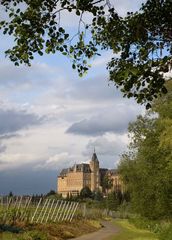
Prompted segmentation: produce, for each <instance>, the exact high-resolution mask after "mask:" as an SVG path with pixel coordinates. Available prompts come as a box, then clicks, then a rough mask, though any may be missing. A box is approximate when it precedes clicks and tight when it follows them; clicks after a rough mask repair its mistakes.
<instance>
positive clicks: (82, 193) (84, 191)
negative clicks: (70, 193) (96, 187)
mask: <svg viewBox="0 0 172 240" xmlns="http://www.w3.org/2000/svg"><path fill="white" fill-rule="evenodd" d="M80 197H81V198H92V191H91V190H90V188H89V187H87V186H86V187H84V188H82V189H81V191H80Z"/></svg>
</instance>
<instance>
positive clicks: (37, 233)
mask: <svg viewBox="0 0 172 240" xmlns="http://www.w3.org/2000/svg"><path fill="white" fill-rule="evenodd" d="M99 228H101V224H100V223H99V221H96V220H75V221H72V222H71V223H69V222H64V223H58V224H55V223H53V224H32V225H28V226H25V227H24V229H23V232H20V233H18V234H17V233H12V232H10V229H9V230H8V229H7V231H3V232H0V240H63V239H69V238H70V239H71V238H74V237H78V236H81V235H84V234H87V233H91V232H94V231H97V230H98V229H99ZM1 231H2V229H1Z"/></svg>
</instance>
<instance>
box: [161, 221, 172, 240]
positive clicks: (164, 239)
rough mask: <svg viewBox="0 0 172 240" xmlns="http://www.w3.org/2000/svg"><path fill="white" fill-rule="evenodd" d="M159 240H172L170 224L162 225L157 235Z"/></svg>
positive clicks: (171, 225) (171, 226)
mask: <svg viewBox="0 0 172 240" xmlns="http://www.w3.org/2000/svg"><path fill="white" fill-rule="evenodd" d="M159 239H160V240H172V224H170V223H166V224H165V225H163V228H162V229H161V231H160V233H159Z"/></svg>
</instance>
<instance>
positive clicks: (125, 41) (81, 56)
mask: <svg viewBox="0 0 172 240" xmlns="http://www.w3.org/2000/svg"><path fill="white" fill-rule="evenodd" d="M0 4H1V7H3V8H2V9H4V11H6V13H7V16H8V17H7V18H5V19H2V21H1V22H0V27H1V28H2V30H3V33H4V34H9V35H13V36H14V46H13V47H12V48H11V49H8V50H7V51H6V55H8V56H9V58H10V59H11V61H13V62H14V63H15V65H19V64H22V63H25V64H28V65H30V63H31V61H32V59H33V58H34V54H35V53H38V54H39V55H43V54H44V53H48V54H49V53H56V52H60V53H62V54H63V55H67V56H69V57H70V58H71V59H72V67H73V68H74V69H77V70H78V72H79V75H80V76H82V75H83V73H85V72H87V70H88V69H89V63H88V61H87V60H88V59H90V58H92V57H93V56H95V55H98V54H99V53H98V52H99V50H100V49H111V50H112V51H113V53H114V57H113V58H112V59H111V61H110V62H109V63H108V70H109V73H110V81H112V82H113V83H114V84H115V85H116V86H117V87H119V88H120V89H121V91H122V92H123V93H124V96H127V97H128V98H130V97H134V98H135V99H136V100H137V102H138V103H145V102H146V103H147V108H149V107H150V106H151V105H150V103H151V101H152V100H153V99H154V98H157V97H158V95H161V94H162V93H166V92H167V89H166V87H165V77H164V73H166V72H168V71H169V70H170V69H171V65H172V58H171V55H172V24H171V19H172V2H171V0H147V1H146V3H145V4H143V5H142V7H141V9H140V10H139V11H137V12H135V13H133V12H129V13H128V14H127V16H126V17H120V16H119V15H118V13H117V12H116V11H115V9H114V7H113V6H112V5H111V4H110V1H109V0H35V1H31V0H13V1H9V0H2V1H1V3H0ZM62 11H66V12H65V13H66V14H71V13H75V14H76V15H77V16H78V17H79V20H78V31H77V32H76V34H75V35H74V36H70V34H69V33H68V32H67V29H65V28H64V27H63V22H62V21H61V13H62ZM87 13H89V14H91V15H92V19H91V21H90V23H85V22H84V20H83V16H84V14H87Z"/></svg>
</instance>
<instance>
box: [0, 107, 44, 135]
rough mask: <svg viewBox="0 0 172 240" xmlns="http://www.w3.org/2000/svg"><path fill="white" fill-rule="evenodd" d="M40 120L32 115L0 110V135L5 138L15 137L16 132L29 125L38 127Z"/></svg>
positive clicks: (12, 110) (18, 111)
mask: <svg viewBox="0 0 172 240" xmlns="http://www.w3.org/2000/svg"><path fill="white" fill-rule="evenodd" d="M42 120H43V118H40V117H38V116H36V115H35V114H32V113H27V112H26V111H21V110H14V109H10V110H4V109H0V135H2V138H5V136H6V137H7V138H9V137H11V134H12V136H13V135H15V134H14V133H15V132H17V131H18V130H21V129H24V128H27V127H29V126H31V125H38V124H40V123H41V122H42Z"/></svg>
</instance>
